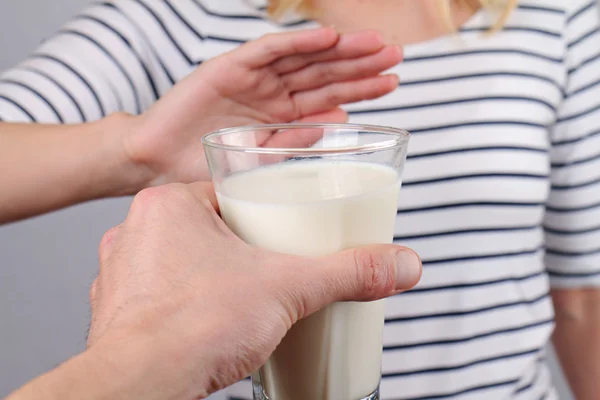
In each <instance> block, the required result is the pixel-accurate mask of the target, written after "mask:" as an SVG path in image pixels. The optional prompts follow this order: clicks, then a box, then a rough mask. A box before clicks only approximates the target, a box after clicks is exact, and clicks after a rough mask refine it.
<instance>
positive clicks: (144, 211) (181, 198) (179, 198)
mask: <svg viewBox="0 0 600 400" xmlns="http://www.w3.org/2000/svg"><path fill="white" fill-rule="evenodd" d="M189 196H190V194H189V193H188V191H187V190H186V189H185V185H182V184H170V185H164V186H156V187H151V188H147V189H144V190H142V191H141V192H139V193H138V194H137V195H136V196H135V198H134V199H133V203H132V205H131V212H132V213H135V214H141V215H143V216H152V215H153V214H158V213H160V212H162V211H163V210H164V209H165V208H172V209H176V208H177V207H178V206H181V205H182V203H184V202H185V201H187V200H189Z"/></svg>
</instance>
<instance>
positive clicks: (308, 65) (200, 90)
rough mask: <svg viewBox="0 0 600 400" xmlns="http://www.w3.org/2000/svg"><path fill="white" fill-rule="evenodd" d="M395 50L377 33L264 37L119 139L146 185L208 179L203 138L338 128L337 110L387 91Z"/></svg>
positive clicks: (173, 95)
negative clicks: (313, 125)
mask: <svg viewBox="0 0 600 400" xmlns="http://www.w3.org/2000/svg"><path fill="white" fill-rule="evenodd" d="M401 58H402V53H401V50H400V48H398V47H397V46H385V45H384V44H383V40H382V38H381V36H380V35H379V34H378V33H375V32H361V33H354V34H348V35H342V36H340V35H338V34H337V33H336V32H335V30H333V29H330V28H323V29H316V30H308V31H299V32H292V33H283V34H273V35H267V36H265V37H263V38H261V39H258V40H256V41H253V42H249V43H247V44H245V45H242V46H240V47H239V48H237V49H236V50H233V51H232V52H230V53H227V54H224V55H222V56H220V57H216V58H214V59H212V60H210V61H207V62H205V63H204V64H203V65H201V66H200V67H199V68H198V69H197V70H196V71H195V72H193V73H192V74H191V75H190V76H188V77H187V78H186V79H184V80H183V81H181V82H180V83H178V84H177V85H176V86H175V88H174V89H173V90H172V91H171V92H169V93H168V94H167V95H165V96H164V97H163V98H162V99H161V100H159V101H158V103H157V104H155V105H154V107H152V108H151V109H150V110H149V111H148V112H147V113H146V114H144V115H142V116H141V117H137V118H135V122H134V123H133V126H132V127H131V128H130V129H128V132H127V134H126V135H125V149H126V153H127V154H128V155H129V157H130V159H131V160H132V161H133V164H134V165H138V166H143V167H145V169H146V171H147V172H148V181H147V182H145V186H153V185H157V184H163V183H167V182H184V183H189V182H195V181H198V180H209V179H210V178H209V174H208V170H207V166H206V162H205V160H204V153H203V150H202V146H201V144H200V138H201V137H202V135H203V134H206V133H208V132H210V131H213V130H217V129H221V128H226V127H232V126H241V125H250V124H264V123H281V122H293V121H300V122H345V121H346V119H347V115H346V113H345V112H343V111H342V110H341V109H340V108H339V106H340V105H342V104H345V103H351V102H356V101H360V100H366V99H373V98H377V97H380V96H383V95H385V94H387V93H389V92H391V91H393V90H394V89H395V88H396V87H397V85H398V77H397V76H395V75H380V74H381V73H382V72H383V71H385V70H387V69H389V68H390V67H392V66H394V65H396V64H398V63H399V62H400V61H401Z"/></svg>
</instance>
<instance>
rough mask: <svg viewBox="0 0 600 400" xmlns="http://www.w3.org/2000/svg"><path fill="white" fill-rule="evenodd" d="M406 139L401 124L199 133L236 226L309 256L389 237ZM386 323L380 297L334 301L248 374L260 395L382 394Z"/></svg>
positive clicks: (268, 399)
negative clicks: (380, 385) (255, 369)
mask: <svg viewBox="0 0 600 400" xmlns="http://www.w3.org/2000/svg"><path fill="white" fill-rule="evenodd" d="M408 141H409V134H408V133H407V132H406V131H403V130H400V129H395V128H388V127H381V126H368V125H352V124H310V125H309V124H281V125H260V126H245V127H238V128H230V129H224V130H220V131H217V132H214V133H211V134H208V135H206V136H205V137H204V138H203V144H204V148H205V152H206V157H207V160H208V165H209V168H210V171H211V175H212V179H213V182H214V187H215V191H216V193H217V199H218V202H219V207H220V210H221V216H222V217H223V220H224V221H225V223H226V224H227V225H228V226H229V227H230V228H231V230H232V231H233V232H235V233H236V234H237V235H238V236H239V237H240V238H242V239H243V240H244V241H246V242H247V243H249V244H251V245H254V246H258V247H262V248H265V249H268V250H272V251H277V252H280V253H288V254H295V255H300V256H308V257H313V256H323V255H328V254H332V253H335V252H338V251H340V250H344V249H347V248H352V247H356V246H362V245H368V244H376V243H391V241H392V238H393V234H394V223H395V219H396V218H395V217H396V210H397V204H398V195H399V190H400V186H401V178H402V171H403V167H404V163H405V160H406V151H407V147H408ZM282 268H283V267H282ZM383 325H384V301H383V300H380V301H374V302H363V303H360V302H342V303H336V304H333V305H331V306H329V307H326V308H324V309H322V310H321V311H318V312H317V313H315V314H313V315H311V316H309V317H308V318H305V319H303V320H301V321H299V322H297V323H296V324H294V326H293V327H292V329H291V330H290V331H289V332H288V333H287V335H286V336H285V338H284V339H283V340H282V342H281V343H280V344H279V346H278V347H277V349H276V350H275V352H274V353H273V354H272V355H271V357H270V358H269V360H268V361H267V363H266V364H265V365H264V366H262V367H261V368H260V369H259V370H258V371H256V372H255V373H254V374H253V375H252V386H253V396H254V399H255V400H309V399H310V400H374V399H378V398H379V383H380V380H381V356H382V336H383Z"/></svg>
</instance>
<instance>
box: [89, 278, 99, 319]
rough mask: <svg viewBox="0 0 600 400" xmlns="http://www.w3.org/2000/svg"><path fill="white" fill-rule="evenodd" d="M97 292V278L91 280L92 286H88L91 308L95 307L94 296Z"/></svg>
mask: <svg viewBox="0 0 600 400" xmlns="http://www.w3.org/2000/svg"><path fill="white" fill-rule="evenodd" d="M97 294H98V278H96V279H94V282H92V286H91V287H90V293H89V296H90V306H91V308H92V311H93V309H94V308H95V307H94V306H95V304H96V297H97Z"/></svg>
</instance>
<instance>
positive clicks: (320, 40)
mask: <svg viewBox="0 0 600 400" xmlns="http://www.w3.org/2000/svg"><path fill="white" fill-rule="evenodd" d="M338 40H339V34H338V33H337V32H336V31H335V29H333V28H317V29H309V30H303V31H295V32H286V33H276V34H268V35H265V36H263V37H261V38H260V39H258V40H254V41H251V42H248V43H246V44H244V45H242V46H240V47H238V48H237V49H236V50H234V51H233V52H232V53H231V55H232V56H234V57H235V59H236V62H238V63H240V64H242V65H244V66H246V67H248V68H260V67H264V66H267V65H269V64H271V63H273V62H275V61H277V60H278V59H280V58H282V57H287V56H292V55H295V54H311V53H318V52H321V51H324V50H327V49H330V48H332V47H333V46H335V45H336V43H337V42H338Z"/></svg>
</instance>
